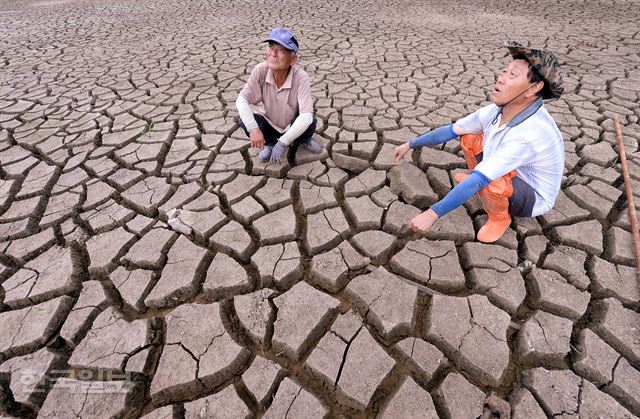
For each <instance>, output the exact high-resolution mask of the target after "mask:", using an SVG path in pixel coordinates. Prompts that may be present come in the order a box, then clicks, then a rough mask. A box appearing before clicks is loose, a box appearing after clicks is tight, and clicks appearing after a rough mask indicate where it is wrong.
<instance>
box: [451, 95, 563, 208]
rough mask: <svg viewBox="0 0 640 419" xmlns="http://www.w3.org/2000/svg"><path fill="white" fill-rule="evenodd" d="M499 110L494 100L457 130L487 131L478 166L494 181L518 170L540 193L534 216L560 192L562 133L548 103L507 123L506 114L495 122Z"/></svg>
mask: <svg viewBox="0 0 640 419" xmlns="http://www.w3.org/2000/svg"><path fill="white" fill-rule="evenodd" d="M539 100H540V101H541V100H542V99H539ZM535 105H537V106H535ZM538 106H540V107H539V108H537V107H538ZM536 108H537V110H536ZM499 110H500V108H499V107H498V106H496V105H494V104H491V105H488V106H485V107H483V108H480V109H478V110H477V111H475V112H474V113H472V114H470V115H468V116H466V117H464V118H462V119H460V120H459V121H457V122H456V123H455V127H456V132H463V133H465V134H480V133H484V139H483V141H482V149H483V152H482V161H481V162H480V163H478V166H477V167H476V168H475V170H477V171H479V172H480V173H482V174H483V175H485V176H486V177H487V178H489V179H490V180H491V181H493V180H496V179H498V178H499V177H501V176H504V175H505V174H507V173H509V172H510V171H512V170H515V171H516V174H517V176H518V177H519V178H520V179H522V180H523V181H525V182H526V183H527V184H528V185H529V186H531V188H532V189H533V190H534V191H535V193H536V203H535V205H534V206H533V213H532V214H531V216H532V217H535V216H538V215H541V214H544V213H545V212H548V211H549V210H550V209H551V208H552V207H553V205H554V203H555V201H556V197H557V196H558V193H559V192H560V182H561V181H562V172H563V170H564V142H563V141H562V134H561V133H560V130H559V129H558V126H557V125H556V123H555V121H554V120H553V118H552V117H551V115H549V112H548V111H547V109H546V108H545V107H544V105H541V104H538V103H537V102H536V103H534V104H532V105H530V106H529V108H527V109H525V110H524V111H522V112H521V113H520V114H518V115H516V117H515V118H513V120H511V121H509V123H507V124H505V125H504V126H500V119H501V118H502V114H501V115H500V116H499V117H498V119H497V122H495V124H492V123H491V122H492V121H493V120H494V117H495V116H496V114H497V113H498V112H499ZM532 112H533V113H532ZM523 119H524V120H523Z"/></svg>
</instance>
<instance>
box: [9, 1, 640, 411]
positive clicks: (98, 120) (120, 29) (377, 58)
mask: <svg viewBox="0 0 640 419" xmlns="http://www.w3.org/2000/svg"><path fill="white" fill-rule="evenodd" d="M470 3H476V4H474V5H473V4H472V5H470V4H467V2H458V1H454V0H442V1H431V0H429V1H403V0H397V1H387V2H383V1H360V2H355V1H332V0H328V1H315V0H310V1H307V2H264V1H256V2H248V1H225V0H220V1H195V0H194V1H188V0H180V1H161V0H142V1H119V0H114V1H104V0H99V1H66V0H62V1H55V0H54V1H6V0H5V1H2V2H0V161H1V168H0V254H1V256H0V264H1V265H2V267H1V273H0V414H2V415H3V416H8V417H42V418H47V417H60V418H71V417H83V418H94V417H110V416H113V417H127V418H128V417H147V418H167V417H176V418H177V417H214V418H243V417H253V418H259V417H265V418H282V417H288V418H319V417H344V418H365V417H378V416H379V417H388V418H413V417H443V418H476V417H477V416H479V415H480V414H481V413H482V411H483V403H484V401H485V399H486V398H487V397H488V396H490V395H493V397H492V400H494V401H495V400H497V401H498V402H499V401H500V400H502V401H503V402H504V403H506V404H507V406H506V407H503V408H505V409H507V410H509V408H510V410H511V412H512V416H513V417H518V418H538V417H540V418H542V417H563V418H570V417H571V418H578V417H579V418H595V417H615V418H628V417H634V416H636V415H639V414H640V386H639V385H638V383H639V382H640V329H639V327H640V304H639V303H638V301H639V296H640V292H639V288H638V283H637V282H636V279H635V261H634V253H633V251H632V249H633V246H632V234H631V227H630V223H629V218H628V215H627V209H626V198H625V194H624V183H623V176H622V171H621V165H620V160H619V158H618V154H617V152H616V148H615V147H616V136H615V125H614V116H615V115H616V114H617V115H619V116H620V120H621V123H622V131H623V135H624V142H625V145H626V152H627V157H628V160H629V169H630V173H631V179H632V180H633V186H634V191H635V194H636V202H639V201H640V153H639V151H638V142H639V141H640V126H639V125H638V119H639V117H640V106H639V105H638V101H639V99H640V94H639V91H640V29H639V28H638V21H640V8H638V7H637V3H636V2H633V1H611V2H599V1H551V0H540V1H535V2H533V1H521V0H516V1H511V2H506V1H500V0H496V1H488V2H470ZM275 26H286V27H291V28H293V30H294V32H295V34H296V35H297V37H298V39H299V40H300V43H301V54H300V65H301V66H302V67H304V68H305V69H306V70H307V71H308V73H309V74H310V76H311V78H312V94H313V97H314V109H315V112H316V115H317V117H318V121H319V123H318V128H317V133H316V139H317V140H318V141H320V142H322V143H323V144H324V145H325V148H326V151H325V152H323V153H322V154H321V155H312V154H309V153H308V152H307V151H306V150H303V149H299V150H297V149H295V148H293V147H292V148H290V149H289V150H288V153H289V154H288V164H283V165H274V164H264V163H260V162H258V161H257V158H256V156H255V151H254V150H251V149H250V148H249V144H248V141H247V139H246V137H245V135H244V134H243V132H242V131H241V130H240V129H239V128H238V115H237V111H236V109H235V105H234V102H235V99H236V97H237V94H238V92H239V90H240V89H241V87H242V86H243V84H244V82H245V81H246V80H247V77H248V75H249V73H250V71H251V69H252V68H253V66H254V65H255V64H257V63H258V62H260V61H261V60H262V59H263V54H264V44H262V42H261V41H262V40H263V39H264V38H265V36H266V34H267V33H268V31H269V30H270V29H271V28H272V27H275ZM508 39H514V40H519V41H521V42H524V43H526V44H528V45H533V46H543V47H548V48H551V49H554V50H556V51H557V52H558V55H559V58H560V62H561V64H562V67H563V69H564V72H565V85H566V93H565V95H564V96H563V97H562V98H561V99H560V100H558V101H555V102H550V103H548V104H547V107H548V109H549V110H550V112H551V114H552V115H553V116H554V118H555V120H556V121H557V123H558V125H559V127H560V130H561V131H562V134H563V137H564V140H565V149H566V174H565V177H564V179H563V184H562V185H563V186H562V192H561V194H560V196H559V197H558V200H557V203H556V206H555V208H554V209H553V211H551V212H550V213H548V214H546V215H544V216H540V217H537V218H535V219H516V220H514V221H513V223H512V225H511V228H510V229H509V230H508V231H507V233H506V235H505V236H504V237H503V238H502V239H501V240H500V241H499V242H497V243H495V244H493V245H487V244H482V243H479V242H477V241H476V240H475V232H476V231H477V230H478V228H479V226H481V225H482V224H483V223H484V222H485V220H486V215H484V212H483V211H482V208H481V205H480V203H479V201H478V200H477V198H474V199H472V200H470V201H468V202H467V203H466V204H465V205H464V207H461V208H459V209H458V210H456V211H454V212H452V213H450V214H448V215H447V216H446V217H444V218H443V219H441V220H439V221H438V223H437V226H436V227H435V228H434V229H433V230H432V231H431V232H430V233H429V234H428V235H427V236H426V237H420V236H418V235H416V234H413V233H411V232H410V231H409V230H408V228H407V222H408V221H409V220H410V219H411V218H412V217H413V216H414V215H415V214H418V213H419V212H420V211H423V210H425V209H426V208H428V206H429V205H430V204H432V203H433V202H435V201H437V200H438V199H439V198H441V197H443V196H444V195H445V194H446V193H447V191H448V190H449V189H450V188H451V187H452V179H453V175H454V174H455V173H456V171H457V170H460V169H464V162H463V159H462V158H461V152H460V148H459V143H458V142H457V141H455V140H454V141H450V142H449V143H447V144H446V145H444V146H441V147H439V148H434V149H422V150H416V151H414V152H413V154H412V155H410V156H407V158H406V161H403V162H402V163H397V162H395V161H394V160H393V158H392V150H393V148H394V147H395V146H396V145H398V144H402V143H403V142H405V141H407V140H408V139H410V138H412V137H414V136H416V135H418V134H421V133H423V132H426V131H427V130H429V129H433V128H435V127H438V126H440V125H442V124H446V123H449V122H451V121H455V120H456V119H457V118H459V117H461V116H463V115H465V114H467V113H469V112H472V111H474V110H476V109H477V108H478V107H480V106H482V105H483V104H486V103H488V100H487V98H488V96H487V95H488V92H489V91H490V89H491V87H492V85H493V83H494V81H495V78H496V75H497V74H498V72H499V71H500V68H501V67H502V66H503V65H505V63H507V62H508V61H509V59H508V58H507V54H506V50H505V49H504V48H503V47H502V44H503V43H504V41H506V40H508ZM172 217H177V218H176V219H177V220H179V221H180V222H177V223H175V222H174V223H172V224H169V222H170V220H174V221H175V220H176V219H174V218H172ZM185 225H186V226H188V227H186V226H185ZM498 404H499V403H498Z"/></svg>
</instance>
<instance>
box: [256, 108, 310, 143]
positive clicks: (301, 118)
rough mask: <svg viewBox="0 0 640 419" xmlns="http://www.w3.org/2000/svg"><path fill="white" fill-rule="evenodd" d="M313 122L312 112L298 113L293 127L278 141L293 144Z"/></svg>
mask: <svg viewBox="0 0 640 419" xmlns="http://www.w3.org/2000/svg"><path fill="white" fill-rule="evenodd" d="M243 121H244V119H243ZM312 122H313V114H312V113H311V112H305V113H301V114H300V115H298V117H297V118H296V120H295V121H293V124H291V128H289V129H288V130H287V132H285V133H284V134H282V137H280V139H279V140H278V141H280V142H282V143H284V144H286V145H289V144H291V143H292V142H293V141H294V140H295V139H296V138H298V137H299V136H301V135H302V134H303V133H304V132H305V130H306V129H307V128H309V125H311V123H312Z"/></svg>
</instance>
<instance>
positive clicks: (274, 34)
mask: <svg viewBox="0 0 640 419" xmlns="http://www.w3.org/2000/svg"><path fill="white" fill-rule="evenodd" d="M264 42H275V43H277V44H280V45H282V46H283V47H285V48H286V49H288V50H289V51H293V52H298V41H297V40H296V38H295V36H293V34H292V33H291V31H290V30H289V29H285V28H275V29H273V30H272V31H271V33H270V34H269V39H265V41H264Z"/></svg>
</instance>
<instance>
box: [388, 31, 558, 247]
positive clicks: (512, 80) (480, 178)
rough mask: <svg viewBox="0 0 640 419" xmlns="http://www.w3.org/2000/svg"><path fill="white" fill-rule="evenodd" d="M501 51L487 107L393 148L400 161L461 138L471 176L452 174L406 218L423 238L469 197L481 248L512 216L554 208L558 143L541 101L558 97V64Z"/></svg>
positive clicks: (520, 51)
mask: <svg viewBox="0 0 640 419" xmlns="http://www.w3.org/2000/svg"><path fill="white" fill-rule="evenodd" d="M506 47H507V48H508V50H509V53H510V54H511V56H512V58H513V60H512V61H511V63H509V65H507V66H506V67H505V68H504V69H503V70H502V73H501V74H500V76H498V80H497V81H496V84H495V86H494V88H493V91H492V92H491V101H492V102H493V104H491V105H488V106H485V107H483V108H480V109H478V110H477V111H475V112H474V113H472V114H471V115H468V116H466V117H464V118H462V119H460V120H458V121H457V122H456V123H455V124H449V125H447V126H444V127H440V128H437V129H435V130H433V131H430V132H428V133H426V134H424V135H422V136H420V137H417V138H414V139H412V140H411V141H409V142H407V143H405V144H403V145H401V146H398V147H396V149H395V151H394V154H395V156H396V159H398V160H400V159H402V158H403V157H404V156H405V155H406V154H407V153H408V152H409V151H410V150H411V149H413V148H416V147H422V146H433V145H436V144H440V143H443V142H445V141H448V140H451V139H453V138H456V137H458V136H460V146H461V148H462V152H463V153H464V158H465V161H466V163H467V167H468V168H469V170H471V173H470V174H465V173H458V174H457V175H456V176H455V180H456V182H457V183H458V184H457V185H456V186H455V187H454V188H453V189H452V190H451V191H450V192H449V193H448V194H447V195H446V196H445V197H444V198H443V199H442V200H440V201H439V202H437V203H435V204H434V205H432V206H431V208H429V209H428V210H427V211H425V212H423V213H422V214H419V215H417V216H416V217H414V218H413V219H412V220H411V228H412V229H413V230H414V231H417V232H420V233H426V232H427V231H428V230H429V229H430V228H431V226H432V225H433V223H434V222H435V221H436V220H437V219H438V218H439V217H442V216H443V215H444V214H446V213H447V212H449V211H452V210H453V209H455V208H457V207H458V206H460V205H462V203H464V202H465V201H466V200H467V199H469V198H470V197H471V196H473V195H474V194H476V193H477V194H478V195H479V197H480V200H481V201H482V206H483V207H484V210H485V211H486V212H487V215H488V217H489V219H488V221H487V223H486V224H485V225H484V226H482V228H481V229H480V230H479V231H478V236H477V238H478V240H479V241H481V242H485V243H492V242H495V241H496V240H498V239H499V238H500V237H502V235H503V234H504V232H505V231H506V230H507V228H508V227H509V225H510V224H511V216H517V217H535V216H538V215H541V214H544V213H546V212H547V211H549V210H550V209H551V208H552V207H553V205H554V203H555V200H556V197H557V196H558V193H559V191H560V182H561V180H562V172H563V169H564V143H563V140H562V135H561V134H560V131H559V130H558V127H557V125H556V123H555V122H554V120H553V118H551V115H549V112H548V111H547V109H546V108H545V106H544V104H543V102H542V101H543V99H558V98H559V97H560V96H561V95H562V92H563V90H564V88H563V86H562V76H561V75H560V71H559V66H558V60H557V58H556V55H555V54H554V53H553V52H551V51H547V50H539V49H532V48H525V47H523V46H522V45H520V44H518V43H517V42H507V44H506Z"/></svg>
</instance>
